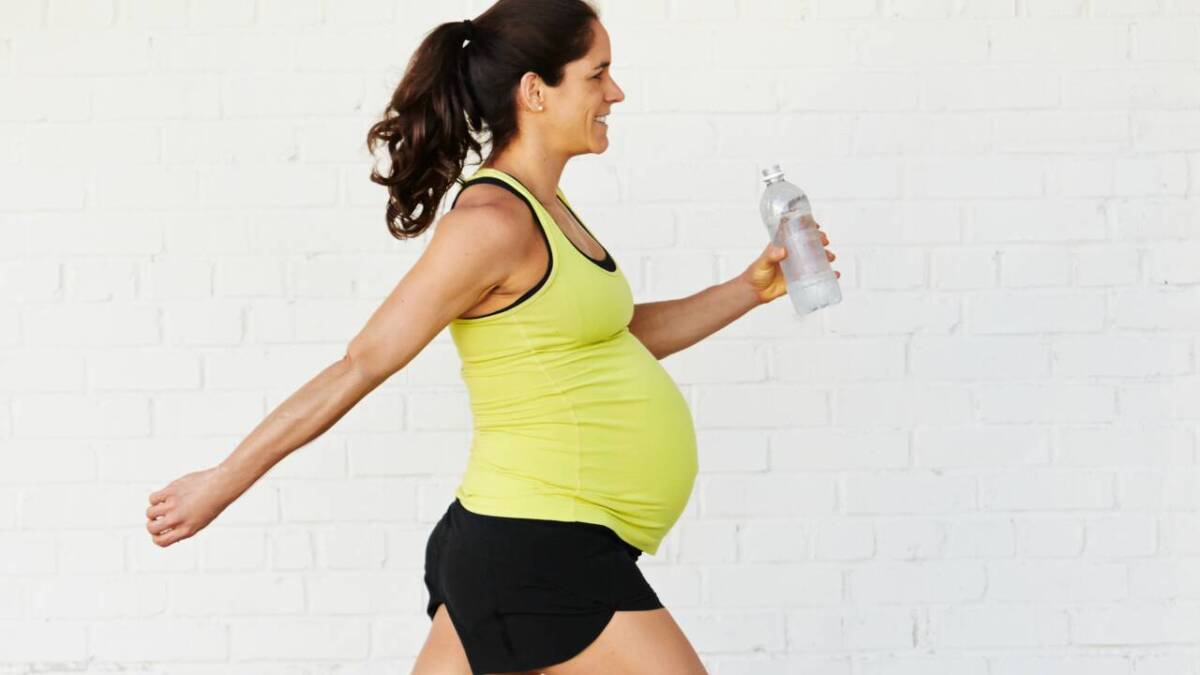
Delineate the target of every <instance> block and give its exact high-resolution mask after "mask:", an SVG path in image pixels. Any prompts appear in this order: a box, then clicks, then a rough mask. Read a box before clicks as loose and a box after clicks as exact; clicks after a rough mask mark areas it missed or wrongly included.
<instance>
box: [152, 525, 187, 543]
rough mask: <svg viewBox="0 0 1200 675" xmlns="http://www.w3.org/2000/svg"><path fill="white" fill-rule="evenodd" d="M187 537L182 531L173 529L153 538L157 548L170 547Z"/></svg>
mask: <svg viewBox="0 0 1200 675" xmlns="http://www.w3.org/2000/svg"><path fill="white" fill-rule="evenodd" d="M188 536H189V535H188V534H187V532H185V531H184V530H182V529H179V528H175V529H171V530H168V531H166V532H164V533H163V534H159V535H156V536H155V537H154V543H155V544H158V545H159V546H170V545H171V544H174V543H175V542H177V541H179V540H180V539H186V538H187V537H188Z"/></svg>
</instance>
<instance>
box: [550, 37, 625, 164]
mask: <svg viewBox="0 0 1200 675" xmlns="http://www.w3.org/2000/svg"><path fill="white" fill-rule="evenodd" d="M592 27H593V31H594V36H595V37H594V39H593V40H592V48H591V50H590V51H589V52H588V53H587V54H586V55H585V56H584V57H583V58H581V59H578V60H576V61H572V62H571V63H568V64H567V66H566V69H565V71H564V75H563V81H562V82H561V83H560V84H559V85H558V86H557V87H547V88H546V103H545V110H544V112H542V113H539V114H540V115H542V116H543V118H542V119H541V120H539V122H542V123H544V124H543V126H544V127H546V129H545V131H546V132H547V133H548V134H549V137H550V138H551V140H552V142H553V143H554V144H555V145H558V146H561V147H560V148H559V149H561V150H562V151H563V152H564V153H566V154H567V155H568V156H573V155H581V154H586V153H601V152H604V151H605V150H606V149H607V148H608V124H607V119H605V120H604V121H598V120H597V119H596V118H597V117H600V118H604V117H605V116H606V115H608V113H609V111H611V110H612V107H613V104H615V103H619V102H621V101H624V100H625V92H623V91H621V88H620V87H618V86H617V82H616V80H614V79H613V77H612V73H611V72H609V64H610V63H611V62H612V46H611V44H610V43H609V40H608V31H606V30H605V29H604V26H603V25H601V24H600V22H599V21H593V22H592Z"/></svg>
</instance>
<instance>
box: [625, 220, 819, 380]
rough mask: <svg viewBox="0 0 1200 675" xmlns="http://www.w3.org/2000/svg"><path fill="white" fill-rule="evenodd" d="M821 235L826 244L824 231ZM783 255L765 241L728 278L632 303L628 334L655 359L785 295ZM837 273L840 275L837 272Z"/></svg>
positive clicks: (696, 340) (691, 343) (681, 347)
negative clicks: (743, 267)
mask: <svg viewBox="0 0 1200 675" xmlns="http://www.w3.org/2000/svg"><path fill="white" fill-rule="evenodd" d="M821 237H822V240H823V242H822V243H824V244H825V245H826V246H828V245H829V238H828V237H827V236H826V235H825V233H824V232H822V233H821ZM825 255H826V257H828V258H829V260H830V262H832V261H833V260H834V259H835V258H837V256H836V255H834V254H833V253H831V252H829V251H826V253H825ZM785 257H787V251H786V250H785V249H784V248H783V247H781V246H776V245H774V244H768V245H767V247H766V249H764V250H763V252H762V254H761V255H759V256H758V259H757V260H755V261H754V262H753V263H751V264H750V266H749V267H747V268H746V271H744V272H742V273H741V274H739V275H738V276H736V277H734V278H733V279H730V280H729V281H726V282H723V283H720V284H717V285H716V286H710V287H708V288H706V289H704V290H703V291H700V292H699V293H696V294H695V295H689V296H688V297H686V298H680V299H678V300H663V301H660V302H646V303H641V304H638V305H634V307H633V318H632V319H631V320H630V321H629V332H630V333H633V334H634V335H635V336H636V337H637V339H638V340H640V341H641V342H642V344H644V345H645V346H646V349H648V350H649V351H650V353H651V354H653V355H654V358H656V359H662V358H665V357H667V356H670V355H671V354H674V353H675V352H677V351H680V350H681V349H687V348H688V347H691V346H692V345H694V344H696V343H697V342H699V341H701V340H703V339H704V338H706V337H708V336H709V335H712V334H713V333H715V332H717V331H719V330H721V329H722V328H724V327H725V326H728V325H729V324H730V323H732V322H733V320H734V319H736V318H738V317H740V316H742V315H743V314H745V313H746V312H748V311H750V310H751V309H754V308H755V307H758V306H759V305H765V304H766V303H768V302H770V301H772V300H774V299H775V298H778V297H780V296H782V295H786V294H787V279H785V278H784V276H783V271H782V270H780V269H779V261H780V260H783V259H784V258H785ZM836 274H837V276H838V277H840V276H842V274H841V272H836Z"/></svg>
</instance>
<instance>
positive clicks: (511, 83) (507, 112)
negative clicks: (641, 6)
mask: <svg viewBox="0 0 1200 675" xmlns="http://www.w3.org/2000/svg"><path fill="white" fill-rule="evenodd" d="M598 18H599V16H598V13H597V11H596V9H595V8H594V7H592V6H591V5H590V4H588V2H586V1H585V0H499V1H498V2H496V4H494V5H492V6H491V7H490V8H489V9H488V10H487V11H485V12H484V13H483V14H480V15H479V16H478V17H477V18H475V19H472V21H471V23H472V26H471V27H470V28H468V27H467V26H466V25H465V24H464V23H463V22H461V21H454V22H450V23H444V24H441V25H440V26H438V27H437V28H435V29H433V30H432V31H430V33H429V34H428V35H426V36H425V38H424V39H423V40H422V41H421V44H420V46H419V47H417V51H416V52H415V53H414V54H413V55H412V58H411V59H410V60H409V62H408V67H407V68H406V69H405V71H404V77H403V78H402V80H401V81H400V84H399V86H397V87H396V91H395V92H393V93H392V99H391V102H390V103H389V104H388V106H387V108H386V109H385V110H384V115H383V119H382V120H380V121H379V122H376V123H375V124H374V125H373V126H372V127H371V130H370V131H369V132H367V149H368V151H369V152H371V153H372V154H374V151H375V147H376V146H377V145H378V144H379V143H386V144H387V149H388V154H389V155H390V158H391V167H390V169H391V172H390V173H389V174H386V175H381V174H380V173H379V172H378V171H377V170H375V169H372V170H371V181H372V182H375V183H378V184H380V185H384V186H387V189H388V206H387V226H388V230H389V231H391V233H392V236H393V237H395V238H397V239H409V238H412V237H416V236H418V235H420V234H421V232H422V231H424V230H425V229H426V228H427V227H429V226H430V225H431V224H432V222H433V219H434V216H435V214H436V211H437V208H438V206H439V205H440V204H441V202H442V198H443V197H444V196H445V195H446V192H447V191H448V190H449V189H450V185H451V184H452V183H454V182H455V181H458V182H462V181H461V179H460V175H461V174H462V171H463V166H464V163H465V161H466V158H467V155H468V153H469V152H474V153H475V154H476V155H478V156H479V158H480V160H481V161H482V160H483V155H482V149H481V144H480V143H479V142H478V141H477V140H476V138H475V135H474V134H475V133H480V134H484V133H485V132H486V134H487V138H486V139H485V140H487V141H488V142H490V144H491V146H492V147H491V153H490V155H496V154H499V153H500V152H502V151H503V150H504V149H505V148H506V147H507V146H508V145H509V144H510V143H511V142H512V141H513V139H514V138H516V135H517V109H516V94H517V85H518V84H519V83H520V81H521V76H523V75H524V74H525V73H527V72H531V71H532V72H534V73H536V74H537V75H538V76H539V77H541V78H542V80H544V81H545V82H546V84H548V85H549V86H551V87H556V86H558V85H559V83H561V82H562V78H563V72H564V68H565V66H566V65H567V63H569V62H571V61H576V60H578V59H581V58H583V57H584V56H585V55H586V54H587V52H588V50H589V49H591V46H592V39H593V37H594V36H593V34H592V27H591V21H592V20H597V19H598ZM468 30H470V31H471V35H472V37H471V39H470V41H469V42H468V43H467V44H466V45H465V46H463V41H464V40H466V39H467V35H468ZM418 206H419V207H420V209H421V211H420V213H419V214H416V215H414V212H415V211H416V210H417V207H418ZM397 220H399V223H397Z"/></svg>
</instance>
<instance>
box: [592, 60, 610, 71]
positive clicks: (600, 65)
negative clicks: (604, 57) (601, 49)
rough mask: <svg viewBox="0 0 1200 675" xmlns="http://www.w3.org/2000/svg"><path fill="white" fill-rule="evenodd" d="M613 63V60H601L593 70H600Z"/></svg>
mask: <svg viewBox="0 0 1200 675" xmlns="http://www.w3.org/2000/svg"><path fill="white" fill-rule="evenodd" d="M611 65H612V62H610V61H601V62H600V63H598V64H596V66H595V67H593V68H592V70H593V71H596V70H600V69H601V68H607V67H609V66H611Z"/></svg>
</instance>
